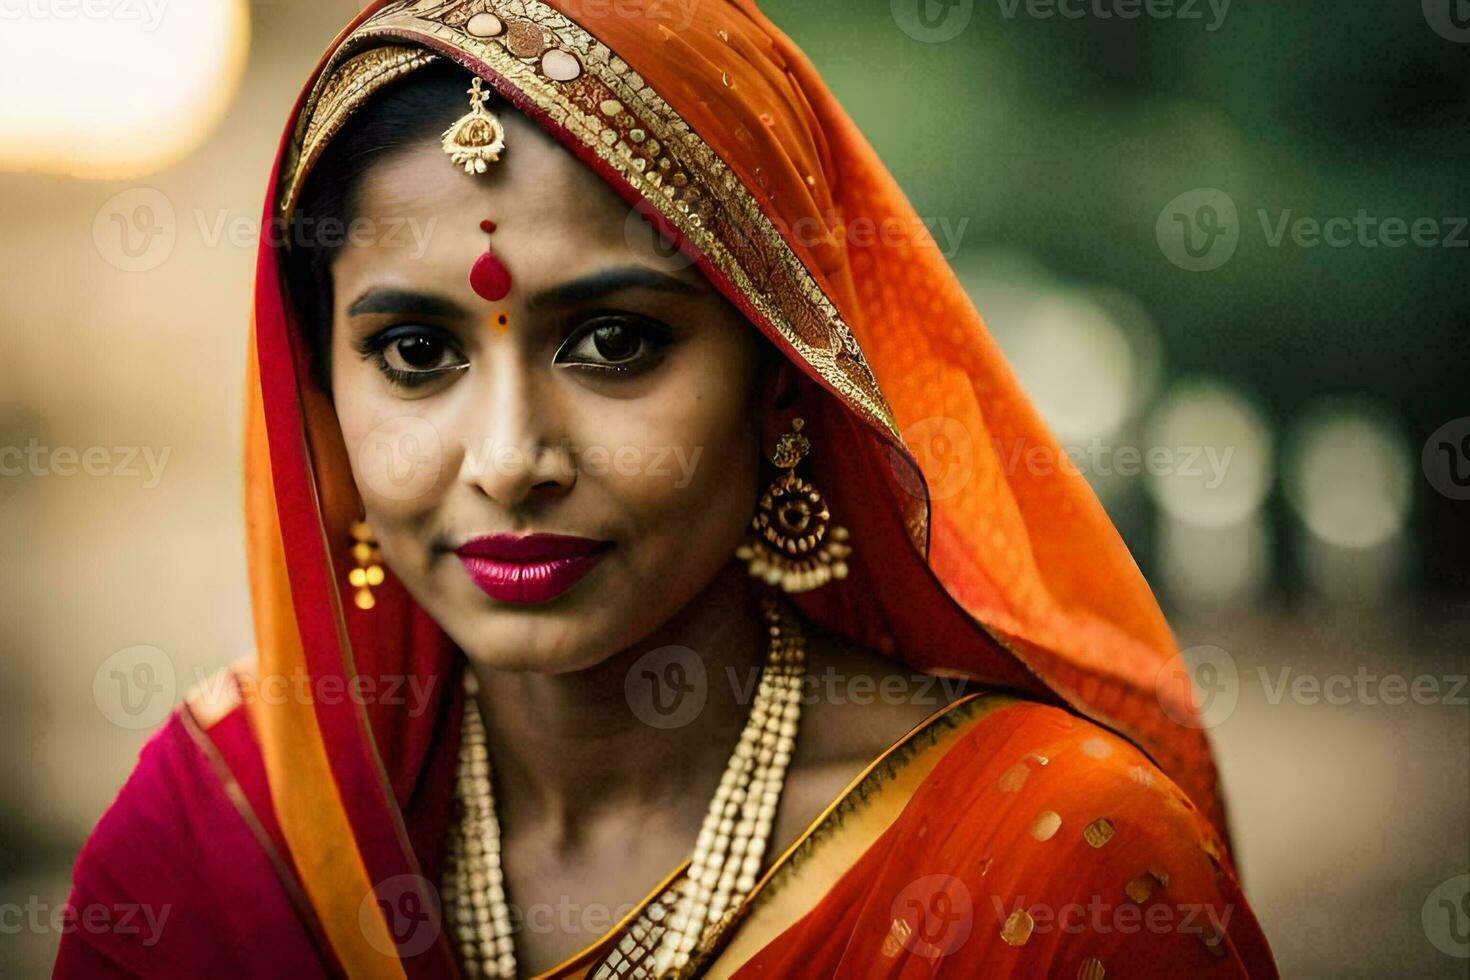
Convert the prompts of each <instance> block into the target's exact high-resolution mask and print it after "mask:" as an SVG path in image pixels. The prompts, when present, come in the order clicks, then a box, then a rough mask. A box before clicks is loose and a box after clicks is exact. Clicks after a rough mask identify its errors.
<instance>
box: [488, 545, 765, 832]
mask: <svg viewBox="0 0 1470 980" xmlns="http://www.w3.org/2000/svg"><path fill="white" fill-rule="evenodd" d="M749 581H750V580H749V578H748V576H747V574H746V572H745V569H744V568H743V566H741V565H739V564H737V563H734V562H732V563H731V564H729V565H727V566H726V567H725V568H724V569H723V570H722V571H721V573H720V574H719V575H717V576H716V577H715V580H714V581H713V582H712V583H711V584H710V585H709V586H708V587H707V588H706V589H705V590H704V592H703V593H701V594H700V595H698V596H696V597H695V599H694V600H692V601H691V602H689V603H688V604H687V605H686V606H685V607H684V609H682V610H681V611H680V612H678V613H677V614H675V615H674V616H673V618H671V619H670V620H669V621H668V622H666V623H665V624H664V625H663V626H661V627H659V628H658V629H657V630H655V631H654V632H653V633H652V634H650V635H649V636H647V637H645V638H644V639H642V640H641V641H639V642H638V643H636V644H634V645H633V646H631V647H629V648H627V649H625V650H621V651H619V652H617V653H616V654H614V655H612V656H610V657H608V658H607V659H606V660H604V661H603V662H602V663H600V664H598V665H597V666H595V667H592V668H589V669H587V670H581V671H575V672H572V673H567V674H553V675H545V674H533V673H528V672H515V673H510V672H503V671H494V670H491V669H489V668H486V667H483V666H478V667H475V668H474V670H475V673H476V675H477V677H478V678H479V681H480V693H479V702H480V707H481V711H482V712H483V713H484V716H485V726H486V735H487V737H488V741H489V749H490V757H491V765H492V768H493V770H494V772H495V792H496V798H497V800H496V802H497V808H498V809H499V811H500V819H501V822H502V825H503V826H505V825H520V826H528V825H529V826H535V827H537V828H538V832H539V833H544V834H547V835H549V838H550V842H551V843H552V846H554V847H555V848H557V849H558V850H562V851H574V850H576V849H577V848H578V847H579V844H580V842H582V841H583V840H585V839H586V838H587V837H588V828H589V827H590V825H592V824H593V823H595V822H597V821H598V820H600V819H603V818H609V817H613V815H614V814H616V815H619V816H620V817H621V818H622V819H627V818H628V817H629V815H630V814H632V815H635V816H636V814H637V813H639V812H646V811H648V810H652V809H665V808H673V809H686V808H687V809H689V812H690V815H691V816H692V817H693V819H694V820H695V822H696V826H697V821H698V820H699V818H700V817H702V815H703V812H704V809H705V808H706V807H707V806H708V803H709V799H710V798H711V796H712V795H713V792H714V788H715V787H716V786H717V785H718V784H719V778H720V773H721V772H723V770H724V766H725V763H726V761H727V760H728V758H729V754H730V751H731V750H732V749H733V748H734V746H735V743H736V742H737V741H738V739H739V737H740V730H741V728H742V727H743V726H744V724H745V721H746V718H747V716H748V714H749V711H750V703H751V699H752V698H753V696H754V693H755V684H756V681H757V680H758V677H759V674H758V670H759V667H760V665H761V664H762V663H763V662H764V658H765V653H766V640H767V637H766V632H765V628H764V625H763V623H762V621H761V618H760V610H759V606H758V603H757V601H756V598H755V596H754V593H753V590H752V589H751V588H750V585H749ZM671 646H675V647H684V648H687V649H688V650H689V651H696V653H695V654H694V655H688V654H686V655H684V656H683V657H681V658H679V659H678V660H676V661H674V662H671V661H670V660H668V659H666V658H664V657H663V656H660V657H657V658H652V659H650V661H649V662H648V663H647V664H639V663H638V661H639V659H640V658H642V657H644V656H645V655H646V654H648V653H650V652H651V651H655V650H660V649H661V648H664V647H671ZM700 668H702V674H701V671H700ZM630 671H635V672H636V673H637V675H638V676H635V677H632V678H630V677H629V672H630ZM701 694H702V695H703V705H702V706H699V701H700V698H701Z"/></svg>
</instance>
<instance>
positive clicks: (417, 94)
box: [286, 59, 493, 391]
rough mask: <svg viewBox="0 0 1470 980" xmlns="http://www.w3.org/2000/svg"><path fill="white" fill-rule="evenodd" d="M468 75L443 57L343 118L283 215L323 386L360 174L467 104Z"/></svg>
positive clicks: (441, 126)
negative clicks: (335, 287) (336, 280)
mask: <svg viewBox="0 0 1470 980" xmlns="http://www.w3.org/2000/svg"><path fill="white" fill-rule="evenodd" d="M470 79H471V75H470V74H469V72H468V71H466V70H465V69H464V68H462V67H461V66H460V65H458V64H456V63H455V62H453V61H450V60H448V59H441V60H439V61H435V62H433V63H432V64H429V65H426V66H425V67H423V68H420V69H419V70H418V71H416V72H414V73H413V74H411V75H409V76H407V77H406V78H403V79H401V80H399V81H396V82H393V83H392V84H390V85H388V86H387V87H385V88H384V89H383V90H382V91H381V92H379V93H377V94H376V95H375V96H374V97H373V99H372V100H371V101H369V102H368V103H367V105H365V106H363V107H362V108H360V109H358V110H357V112H355V113H354V114H353V115H352V116H351V117H349V118H348V120H347V123H346V125H344V126H343V127H342V130H341V131H340V132H339V133H337V135H336V136H335V137H333V138H332V140H331V141H330V142H329V143H328V144H327V148H326V150H324V151H323V153H322V155H321V157H320V158H319V159H318V160H317V162H316V165H315V166H314V167H313V168H312V171H311V173H310V174H309V175H308V176H307V178H306V183H305V185H304V186H303V187H302V189H301V194H300V197H299V198H298V200H297V204H296V209H295V211H294V212H292V214H291V215H290V216H289V221H288V228H289V234H290V241H291V243H292V245H291V254H290V256H289V258H288V260H287V262H286V282H287V288H288V290H289V291H290V296H291V301H292V304H293V305H294V307H295V309H296V312H297V316H298V318H299V320H300V322H301V328H302V330H304V331H305V334H306V341H307V344H308V347H309V349H310V351H311V358H312V370H313V371H314V372H315V374H316V378H317V381H318V383H319V384H320V385H321V386H322V389H323V390H326V391H330V390H331V383H330V382H331V338H332V307H333V296H332V263H333V262H334V261H335V260H336V258H337V254H338V252H340V251H341V248H342V244H343V237H344V236H343V235H342V234H341V233H340V232H341V231H344V230H345V229H347V228H348V227H350V226H351V223H352V222H353V220H354V219H355V218H356V217H357V210H358V208H359V206H360V204H361V202H360V191H361V187H362V181H363V177H364V176H365V175H366V174H367V172H368V171H369V170H370V169H372V167H373V166H374V165H376V164H377V163H378V162H380V161H381V160H382V159H383V158H384V157H386V156H388V155H389V154H392V153H394V152H396V151H398V150H402V149H405V148H407V147H411V146H414V145H416V144H418V143H420V142H421V141H423V140H425V139H428V138H433V137H437V136H438V135H439V134H440V133H442V132H443V131H444V130H446V129H448V128H449V126H450V125H451V124H452V123H453V122H454V120H455V119H457V118H459V117H460V116H461V115H463V114H464V113H465V111H466V110H467V109H468V107H469V101H468V98H467V97H466V96H465V90H466V89H468V88H469V84H470ZM492 108H493V106H492ZM324 228H330V229H333V233H332V234H324V233H323V232H322V229H324Z"/></svg>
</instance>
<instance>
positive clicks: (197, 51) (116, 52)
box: [0, 0, 250, 178]
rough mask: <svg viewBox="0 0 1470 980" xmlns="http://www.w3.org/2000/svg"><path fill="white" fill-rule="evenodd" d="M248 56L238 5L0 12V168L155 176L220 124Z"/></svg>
mask: <svg viewBox="0 0 1470 980" xmlns="http://www.w3.org/2000/svg"><path fill="white" fill-rule="evenodd" d="M249 47H250V14H249V9H248V7H247V5H246V2H245V0H188V2H187V3H171V2H169V0H149V2H142V0H140V2H137V3H120V2H114V3H101V4H80V5H78V4H71V5H66V4H61V3H45V2H27V3H13V4H9V5H7V7H6V9H5V11H4V20H3V22H0V132H4V133H5V138H4V140H0V169H3V170H22V171H43V172H50V173H60V174H71V175H73V176H79V177H93V178H128V177H136V176H141V175H143V174H147V173H152V172H154V171H157V170H160V169H162V168H164V167H166V166H168V165H169V164H170V163H172V162H174V161H176V160H178V159H179V158H181V157H182V156H184V155H185V154H187V153H188V152H189V151H190V150H192V149H194V148H195V147H196V146H198V145H199V144H200V143H202V142H203V141H204V139H205V138H206V137H207V136H208V135H209V133H210V132H211V131H212V130H213V128H214V127H215V125H217V124H218V123H219V121H220V120H221V119H222V118H223V117H224V115H225V111H226V109H227V108H228V106H229V104H230V102H231V100H233V98H234V96H235V92H236V90H237V89H238V87H239V84H240V80H241V78H242V76H243V74H244V70H245V61H246V55H247V53H248V51H249Z"/></svg>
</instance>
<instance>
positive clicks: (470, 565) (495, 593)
mask: <svg viewBox="0 0 1470 980" xmlns="http://www.w3.org/2000/svg"><path fill="white" fill-rule="evenodd" d="M611 546H612V543H611V542H609V541H594V540H592V539H591V538H572V537H566V536H564V535H560V534H528V535H524V536H516V535H511V534H495V535H491V536H490V537H485V538H475V539H474V540H473V541H469V542H466V543H465V544H463V545H460V546H459V547H458V548H456V549H455V551H454V553H455V554H456V555H458V556H459V561H460V564H462V565H464V568H465V571H466V572H469V575H470V578H471V579H472V580H473V581H474V583H475V584H476V585H478V586H479V587H480V589H481V591H483V592H484V593H485V594H486V595H488V596H490V598H492V599H499V600H500V601H501V602H515V603H522V604H526V603H537V602H550V601H551V600H552V599H555V598H556V597H558V596H560V595H561V594H562V593H564V592H566V591H568V590H569V589H571V587H572V586H574V585H576V584H577V583H578V582H580V581H581V580H582V577H583V576H585V575H586V574H587V573H588V572H590V571H592V569H593V567H594V566H595V565H596V564H597V563H598V562H599V561H601V560H602V556H603V555H604V554H606V552H607V549H608V548H610V547H611Z"/></svg>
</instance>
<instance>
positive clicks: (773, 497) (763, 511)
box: [735, 419, 852, 592]
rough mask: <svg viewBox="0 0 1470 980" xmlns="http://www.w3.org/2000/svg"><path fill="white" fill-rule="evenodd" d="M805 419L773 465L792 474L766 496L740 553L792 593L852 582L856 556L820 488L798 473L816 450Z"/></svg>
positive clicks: (783, 442)
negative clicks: (851, 569) (851, 561)
mask: <svg viewBox="0 0 1470 980" xmlns="http://www.w3.org/2000/svg"><path fill="white" fill-rule="evenodd" d="M804 424H805V422H804V420H802V419H793V420H792V423H791V430H792V431H790V432H788V433H786V434H785V435H783V436H782V437H781V439H780V441H779V442H777V443H776V451H775V453H773V454H772V455H771V462H772V463H775V464H776V465H777V466H779V467H781V468H783V469H785V470H786V472H785V473H782V474H781V475H780V476H779V477H777V478H776V480H775V482H773V483H772V484H771V486H770V487H769V488H768V489H767V490H766V492H765V493H764V494H763V495H762V496H761V499H760V505H759V506H758V507H757V508H756V512H755V517H754V518H753V519H752V520H751V522H750V533H749V534H748V535H746V538H745V541H744V542H742V543H741V545H740V547H739V548H737V549H735V555H736V557H738V558H740V559H742V560H744V561H745V562H746V563H747V565H748V568H749V570H750V574H751V575H754V576H756V577H758V578H762V579H764V580H765V581H766V582H767V583H769V584H770V585H779V586H781V588H782V589H784V590H785V591H787V592H810V591H811V590H812V589H817V588H820V587H822V586H823V585H826V584H827V583H828V582H830V581H832V580H833V579H843V578H847V570H848V569H847V562H846V561H845V560H844V559H846V558H847V556H848V555H850V554H852V548H851V547H850V546H849V545H848V544H847V541H848V533H847V528H845V527H840V526H838V525H835V524H832V523H831V518H832V515H831V513H830V512H829V511H828V510H827V502H826V500H825V499H824V498H823V497H822V494H821V493H820V492H819V491H818V490H817V488H816V487H814V486H812V484H811V483H810V482H808V481H806V480H803V479H802V478H801V477H799V476H797V475H796V464H798V463H800V462H801V461H802V459H803V458H804V457H805V456H806V455H807V453H809V452H811V449H812V444H811V441H810V440H809V439H807V437H806V436H804V435H802V434H801V429H802V426H803V425H804Z"/></svg>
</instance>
